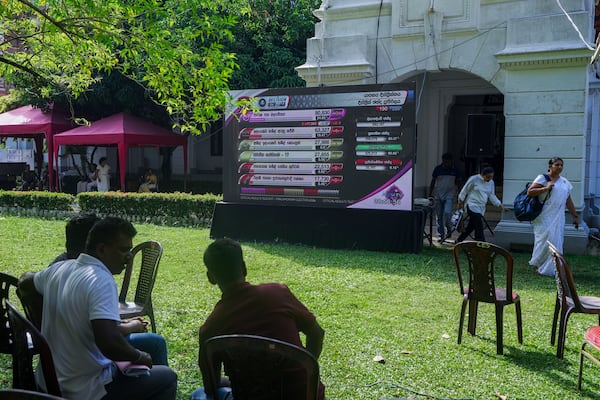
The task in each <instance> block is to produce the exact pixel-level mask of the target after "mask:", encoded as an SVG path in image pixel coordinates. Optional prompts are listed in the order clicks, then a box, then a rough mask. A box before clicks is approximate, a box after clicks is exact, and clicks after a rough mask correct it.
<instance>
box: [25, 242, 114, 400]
mask: <svg viewBox="0 0 600 400" xmlns="http://www.w3.org/2000/svg"><path fill="white" fill-rule="evenodd" d="M33 282H34V285H35V288H36V290H37V291H38V292H39V293H40V294H42V296H44V308H43V313H42V334H43V335H44V336H45V337H46V340H47V341H48V344H49V345H50V349H51V350H52V356H53V358H54V364H55V367H56V374H57V376H58V382H59V384H60V388H61V391H62V392H63V396H64V397H65V398H68V399H77V400H97V399H100V398H102V397H103V396H104V395H105V394H106V391H105V390H104V385H106V384H107V383H110V382H111V381H112V372H113V371H112V369H113V366H112V365H113V364H112V361H111V360H110V359H108V358H106V357H105V356H104V354H102V352H101V351H100V349H99V348H98V346H96V342H95V339H94V332H93V330H92V324H91V321H92V320H95V319H108V320H114V321H120V316H119V298H118V294H117V284H116V283H115V280H114V279H113V276H112V274H111V272H110V271H109V270H108V268H107V267H106V266H105V265H104V264H102V262H101V261H100V260H98V259H97V258H95V257H92V256H90V255H87V254H85V253H82V254H81V255H80V256H79V258H77V259H76V260H67V261H64V262H58V263H55V264H52V265H51V266H50V267H48V268H46V269H45V270H42V271H40V272H38V273H36V274H35V276H34V280H33ZM39 372H40V371H38V377H39V376H40V375H41V374H39Z"/></svg>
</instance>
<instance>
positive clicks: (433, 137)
mask: <svg viewBox="0 0 600 400" xmlns="http://www.w3.org/2000/svg"><path fill="white" fill-rule="evenodd" d="M399 81H403V82H412V81H414V82H415V83H416V92H417V118H416V120H417V144H416V149H417V150H416V153H417V155H416V162H415V166H416V167H415V179H414V187H415V197H419V196H420V195H421V194H423V195H425V196H427V194H428V188H429V182H430V180H431V172H432V170H433V168H434V167H435V166H436V165H438V164H439V163H440V162H441V157H442V154H444V153H445V152H450V153H452V155H453V158H454V160H455V162H456V164H457V166H458V167H459V169H460V170H461V171H462V172H463V174H464V175H465V177H468V176H470V175H472V174H475V173H477V172H478V168H479V166H480V165H482V164H489V165H491V166H493V167H494V169H495V170H496V174H495V177H494V181H495V183H496V186H497V191H498V192H499V193H501V190H502V185H503V182H502V181H503V176H504V96H503V94H502V93H501V92H500V91H499V90H498V89H497V88H496V87H494V86H493V85H492V84H490V83H489V82H488V81H486V80H484V79H483V78H481V77H479V76H476V75H473V74H471V73H468V72H463V71H457V70H445V71H442V72H436V73H430V72H426V73H420V74H418V75H413V76H411V77H406V76H405V77H403V78H402V79H400V80H399ZM470 116H475V117H470ZM477 116H482V117H481V118H479V117H477ZM470 120H471V123H469V121H470ZM482 121H484V122H483V123H482ZM478 122H479V123H478ZM474 124H475V125H474ZM484 128H485V129H484ZM469 129H470V130H471V135H469ZM468 136H470V137H469V139H470V142H469V143H467V139H468ZM467 144H471V146H467ZM480 144H488V145H489V146H488V147H490V149H484V150H485V151H483V152H479V154H474V153H472V152H471V153H469V152H467V150H468V148H469V147H471V148H476V149H479V147H478V145H480ZM488 150H489V151H488Z"/></svg>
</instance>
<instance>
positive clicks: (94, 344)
mask: <svg viewBox="0 0 600 400" xmlns="http://www.w3.org/2000/svg"><path fill="white" fill-rule="evenodd" d="M135 235H136V230H135V228H134V227H133V225H131V224H130V223H129V222H128V221H125V220H123V219H121V218H113V217H106V218H104V219H102V220H100V221H98V222H97V223H96V224H94V226H93V227H92V229H91V230H90V232H89V235H88V238H87V242H86V247H85V252H84V253H81V254H80V255H79V256H78V257H77V258H76V259H71V260H66V261H63V262H57V263H54V264H52V265H51V266H50V267H48V268H46V269H44V270H42V271H39V272H36V273H35V274H31V275H30V276H28V277H26V278H25V279H23V280H22V282H21V283H22V284H21V285H20V286H19V287H20V288H23V289H24V290H35V291H36V292H38V293H39V294H41V295H42V296H43V299H44V301H43V314H42V334H43V335H44V336H45V337H46V339H47V340H48V343H49V345H50V349H51V350H52V353H53V356H54V364H55V367H56V374H57V377H58V382H59V384H60V388H61V391H62V393H63V396H64V397H65V398H69V399H81V400H100V399H104V400H110V399H128V398H130V399H139V400H142V399H152V400H175V398H176V392H177V375H176V374H175V372H174V371H173V370H171V369H170V368H168V367H166V366H163V365H154V366H153V360H152V357H151V356H150V355H149V354H148V353H146V352H144V351H140V350H138V349H136V348H135V347H133V346H132V345H130V344H129V343H128V342H127V340H125V337H124V335H123V334H124V332H123V331H122V329H121V328H122V325H121V318H120V316H119V296H118V294H117V284H116V282H115V280H114V278H113V276H112V275H118V274H120V273H121V272H122V271H123V269H124V268H125V265H126V264H127V262H128V260H129V259H130V258H131V248H132V239H133V237H134V236H135ZM116 361H129V362H131V363H133V364H143V365H146V366H148V367H151V370H150V375H148V376H141V377H129V376H126V375H124V374H123V373H122V372H121V371H120V369H119V367H118V366H117V365H116V363H115V362H116Z"/></svg>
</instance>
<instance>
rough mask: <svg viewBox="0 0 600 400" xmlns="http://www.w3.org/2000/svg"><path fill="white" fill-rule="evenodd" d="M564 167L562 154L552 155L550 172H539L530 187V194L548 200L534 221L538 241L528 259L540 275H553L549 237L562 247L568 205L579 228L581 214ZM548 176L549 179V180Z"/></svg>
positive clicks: (549, 163)
mask: <svg viewBox="0 0 600 400" xmlns="http://www.w3.org/2000/svg"><path fill="white" fill-rule="evenodd" d="M562 170H563V160H562V158H560V157H553V158H551V159H550V160H549V161H548V174H547V175H546V176H544V175H543V174H542V175H538V176H537V177H536V178H535V180H534V181H533V183H532V184H531V186H530V187H529V190H528V191H527V194H528V195H529V196H541V197H540V200H541V201H544V200H545V201H546V202H545V203H544V207H543V208H542V213H541V214H540V215H539V216H538V217H537V218H536V219H534V220H533V222H532V223H533V234H534V237H535V243H534V245H533V254H532V255H531V260H529V265H531V266H533V267H536V268H537V272H538V273H539V274H541V275H548V276H554V264H553V262H552V257H551V256H550V251H549V250H548V243H547V241H549V242H550V243H552V244H553V245H555V246H556V248H558V249H559V250H560V251H561V252H562V251H563V242H564V230H565V207H566V208H567V209H568V210H569V213H571V215H572V216H573V225H575V228H579V217H578V216H577V211H576V210H575V205H574V204H573V200H571V190H572V189H573V185H571V182H569V181H568V180H567V179H566V178H563V177H562V176H560V174H561V172H562ZM547 177H549V178H550V180H547Z"/></svg>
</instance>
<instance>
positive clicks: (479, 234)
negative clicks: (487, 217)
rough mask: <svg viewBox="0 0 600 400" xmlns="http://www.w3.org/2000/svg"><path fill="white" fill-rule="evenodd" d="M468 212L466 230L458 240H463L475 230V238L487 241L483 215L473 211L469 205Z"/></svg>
mask: <svg viewBox="0 0 600 400" xmlns="http://www.w3.org/2000/svg"><path fill="white" fill-rule="evenodd" d="M467 213H468V214H469V223H468V224H467V227H466V228H465V231H464V232H463V233H461V234H460V236H459V237H458V238H457V239H456V241H457V242H462V241H463V240H465V239H466V238H467V236H469V235H470V234H471V232H473V231H475V240H478V241H480V242H485V236H483V215H481V214H479V213H476V212H473V211H471V210H470V209H469V207H468V206H467Z"/></svg>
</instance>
